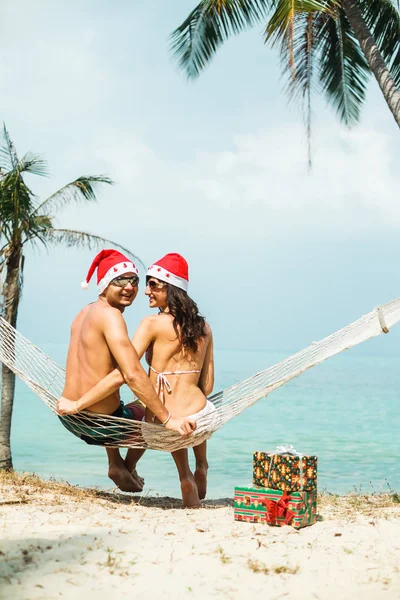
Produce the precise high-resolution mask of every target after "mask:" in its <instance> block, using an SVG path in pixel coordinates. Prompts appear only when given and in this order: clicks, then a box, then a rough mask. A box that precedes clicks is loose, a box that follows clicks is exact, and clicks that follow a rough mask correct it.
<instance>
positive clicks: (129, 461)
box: [125, 448, 146, 488]
mask: <svg viewBox="0 0 400 600" xmlns="http://www.w3.org/2000/svg"><path fill="white" fill-rule="evenodd" d="M145 452H146V449H145V448H129V450H128V452H127V453H126V456H125V466H126V468H127V469H128V471H129V473H130V474H131V475H132V477H133V479H135V481H137V482H138V483H139V485H141V486H142V488H143V486H144V479H143V477H140V475H138V472H137V471H136V465H137V463H138V461H139V460H140V459H141V458H142V456H143V454H144V453H145Z"/></svg>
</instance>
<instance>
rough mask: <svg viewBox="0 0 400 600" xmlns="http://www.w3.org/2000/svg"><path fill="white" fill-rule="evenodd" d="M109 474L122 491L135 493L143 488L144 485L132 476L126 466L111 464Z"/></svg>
mask: <svg viewBox="0 0 400 600" xmlns="http://www.w3.org/2000/svg"><path fill="white" fill-rule="evenodd" d="M108 476H109V478H110V479H111V480H112V481H113V482H114V483H115V485H116V486H117V487H119V489H120V490H121V491H122V492H131V493H135V492H141V491H142V490H143V485H141V484H140V483H139V482H138V481H137V480H136V479H134V478H133V477H132V475H131V474H130V473H129V471H128V469H127V468H126V467H118V466H117V465H110V466H109V468H108Z"/></svg>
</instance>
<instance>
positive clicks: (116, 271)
mask: <svg viewBox="0 0 400 600" xmlns="http://www.w3.org/2000/svg"><path fill="white" fill-rule="evenodd" d="M95 269H97V289H98V290H99V294H102V293H103V292H104V290H105V289H106V287H107V286H108V285H110V283H111V281H112V280H113V279H115V278H116V277H120V276H121V275H125V274H126V273H135V274H136V275H139V271H138V270H137V268H136V267H135V265H134V264H133V262H132V261H131V260H129V258H127V257H126V256H124V255H123V254H121V252H118V250H113V249H111V248H110V249H108V250H102V251H101V252H99V253H98V255H97V256H96V257H95V258H94V259H93V262H92V264H91V265H90V269H89V271H88V274H87V275H86V280H85V281H82V283H81V287H82V288H83V289H84V290H86V289H87V288H88V287H89V281H90V279H91V277H92V275H93V273H94V271H95Z"/></svg>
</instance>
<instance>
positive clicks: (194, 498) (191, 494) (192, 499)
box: [181, 475, 201, 508]
mask: <svg viewBox="0 0 400 600" xmlns="http://www.w3.org/2000/svg"><path fill="white" fill-rule="evenodd" d="M181 490H182V500H183V506H184V507H185V508H200V506H201V504H200V499H199V493H198V491H197V485H196V482H195V480H194V478H193V475H192V476H191V477H188V478H187V479H182V480H181Z"/></svg>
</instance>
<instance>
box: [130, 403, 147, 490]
mask: <svg viewBox="0 0 400 600" xmlns="http://www.w3.org/2000/svg"><path fill="white" fill-rule="evenodd" d="M125 410H126V411H129V412H130V414H131V418H132V419H133V420H134V421H139V423H141V422H142V420H143V419H144V415H145V407H144V406H143V405H142V404H139V403H138V402H130V403H129V404H126V405H125ZM135 438H136V439H137V441H138V442H139V441H143V442H144V440H143V438H142V436H141V434H140V433H138V434H135ZM145 451H146V450H145V448H129V450H128V452H127V453H126V457H125V466H126V468H127V469H128V471H129V473H130V474H131V475H132V477H133V479H134V480H135V481H137V482H138V484H139V485H141V486H142V488H143V486H144V479H143V477H140V475H138V472H137V471H136V465H137V463H138V461H139V460H140V459H141V458H142V456H143V454H144V453H145Z"/></svg>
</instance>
